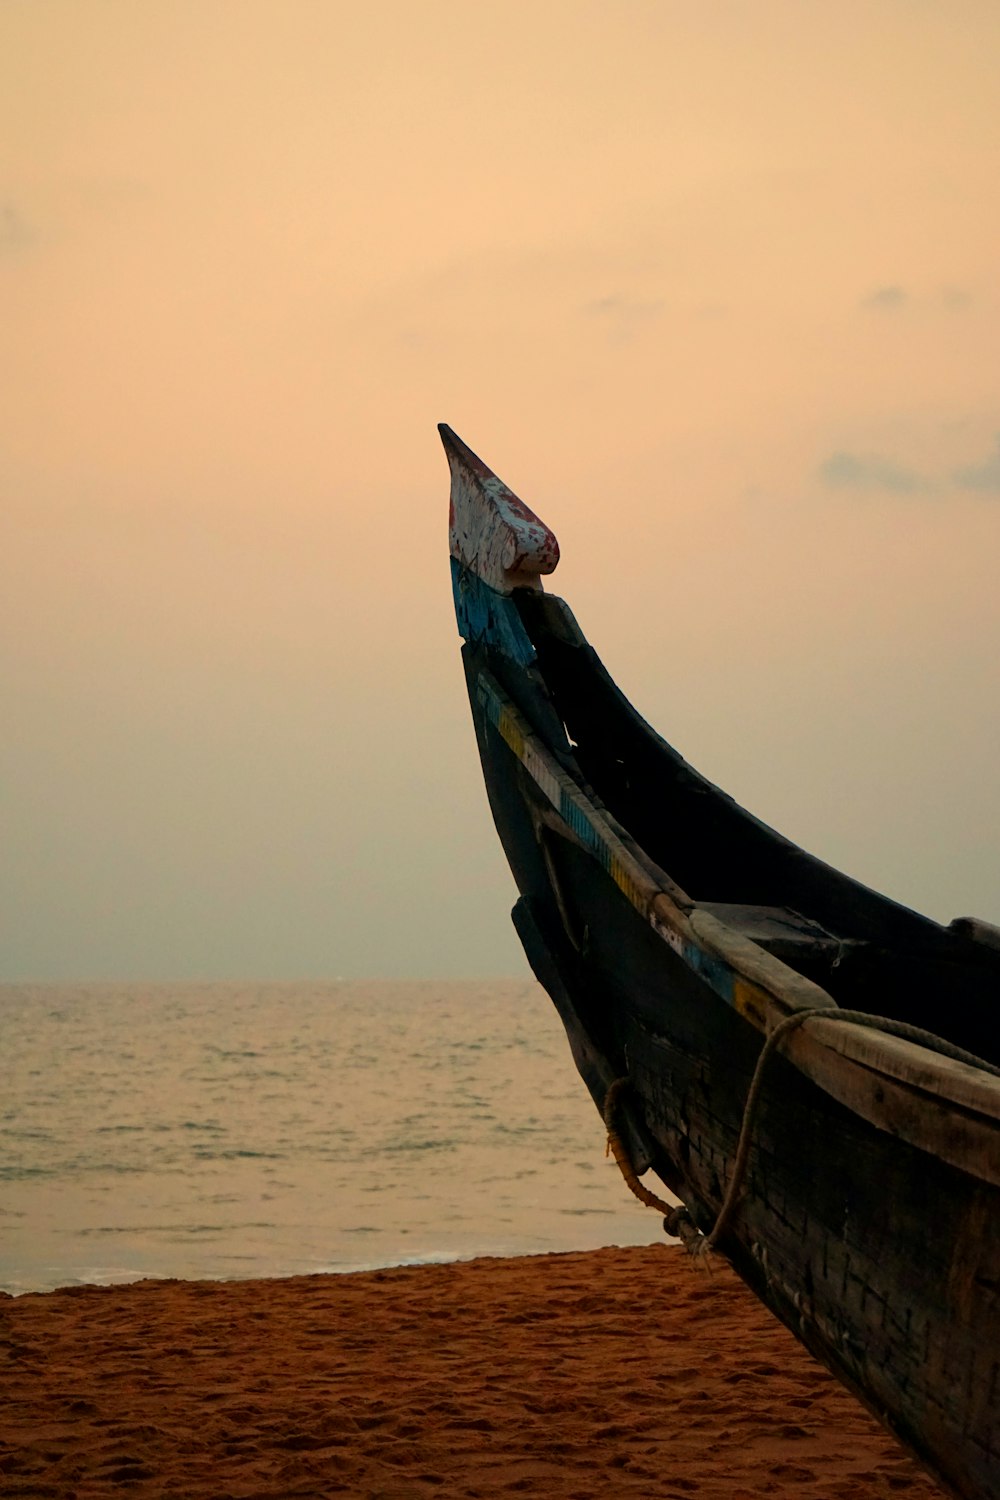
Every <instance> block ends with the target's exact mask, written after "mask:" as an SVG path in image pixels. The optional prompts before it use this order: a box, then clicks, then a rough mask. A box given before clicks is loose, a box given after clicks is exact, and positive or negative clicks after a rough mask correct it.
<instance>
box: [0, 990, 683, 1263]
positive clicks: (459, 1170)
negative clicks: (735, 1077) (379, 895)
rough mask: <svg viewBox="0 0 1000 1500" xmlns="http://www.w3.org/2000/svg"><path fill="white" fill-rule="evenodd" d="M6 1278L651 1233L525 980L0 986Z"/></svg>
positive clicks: (403, 1256) (352, 1258)
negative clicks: (609, 1158) (608, 1159)
mask: <svg viewBox="0 0 1000 1500" xmlns="http://www.w3.org/2000/svg"><path fill="white" fill-rule="evenodd" d="M0 1056H2V1058H3V1062H2V1064H0V1069H2V1074H3V1089H2V1094H0V1288H3V1289H4V1290H7V1291H11V1292H20V1291H28V1290H44V1289H47V1288H50V1287H54V1286H63V1285H67V1284H71V1283H74V1282H89V1281H96V1282H112V1281H123V1280H129V1279H132V1278H134V1277H137V1276H180V1277H200V1276H210V1277H233V1276H241V1277H242V1276H280V1275H291V1274H294V1273H297V1272H304V1271H346V1270H353V1269H361V1268H364V1267H370V1266H374V1265H390V1264H398V1263H402V1262H406V1261H422V1260H446V1259H451V1258H454V1257H457V1256H465V1255H476V1254H498V1255H512V1254H524V1253H530V1252H533V1251H545V1250H570V1249H589V1248H592V1247H595V1246H597V1245H602V1244H642V1243H646V1242H647V1241H649V1240H651V1239H655V1238H657V1234H658V1228H659V1221H658V1219H657V1217H656V1215H655V1214H651V1213H650V1212H649V1210H644V1209H642V1208H641V1207H640V1206H639V1205H638V1204H636V1203H635V1201H634V1200H633V1199H632V1198H631V1197H630V1196H629V1194H628V1191H627V1190H626V1188H625V1187H624V1185H623V1184H622V1182H621V1180H620V1178H619V1177H618V1174H617V1170H616V1168H615V1167H614V1166H613V1164H611V1163H608V1162H606V1161H605V1160H604V1154H603V1131H602V1126H601V1122H600V1120H599V1118H598V1116H597V1113H596V1111H595V1109H594V1107H593V1105H592V1103H591V1102H590V1099H589V1096H588V1095H587V1093H586V1090H585V1089H584V1087H583V1084H582V1083H581V1082H580V1080H579V1078H578V1077H577V1074H576V1071H575V1069H574V1068H573V1065H572V1062H571V1061H570V1057H569V1049H568V1047H567V1044H566V1039H565V1036H564V1034H563V1031H562V1028H561V1026H560V1024H559V1022H558V1019H557V1017H556V1015H555V1013H554V1011H553V1010H552V1007H551V1005H550V1003H549V1001H548V999H547V998H546V996H545V995H544V994H543V992H542V991H541V990H540V989H539V988H538V987H537V986H535V985H534V984H532V983H530V982H518V981H502V982H496V981H493V982H475V983H441V982H434V981H427V982H407V983H388V982H370V983H363V984H362V983H353V982H346V981H338V982H330V983H323V984H304V983H303V984H185V985H148V984H146V985H96V984H93V985H81V986H64V985H61V986H41V985H6V986H0Z"/></svg>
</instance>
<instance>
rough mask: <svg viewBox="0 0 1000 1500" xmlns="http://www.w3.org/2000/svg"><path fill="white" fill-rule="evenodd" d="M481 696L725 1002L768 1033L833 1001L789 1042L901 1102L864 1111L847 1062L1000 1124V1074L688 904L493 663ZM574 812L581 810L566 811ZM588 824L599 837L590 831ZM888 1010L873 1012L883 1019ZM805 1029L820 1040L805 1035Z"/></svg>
mask: <svg viewBox="0 0 1000 1500" xmlns="http://www.w3.org/2000/svg"><path fill="white" fill-rule="evenodd" d="M477 696H478V698H479V701H480V706H481V708H482V709H483V711H484V713H485V714H486V717H487V718H488V720H489V721H490V722H491V723H492V724H493V726H494V727H495V728H496V730H497V732H498V733H499V734H500V736H501V738H502V739H503V740H504V742H505V743H506V744H507V746H508V748H509V750H510V751H511V753H512V754H513V755H514V756H515V757H516V758H517V759H518V760H519V761H520V763H521V764H522V766H524V769H525V770H526V771H527V773H528V775H529V776H530V777H531V779H532V780H533V781H534V782H535V784H536V786H538V788H539V790H540V791H541V792H542V794H543V795H544V796H545V798H546V800H547V801H548V802H549V803H550V804H551V805H552V807H553V811H554V813H555V815H556V817H558V818H559V819H560V821H561V822H562V823H563V825H564V827H565V828H566V833H567V836H568V837H570V838H571V839H573V840H574V841H575V842H577V843H578V844H580V845H581V846H582V847H584V848H585V849H586V850H587V852H588V853H589V854H590V855H591V856H592V857H595V858H598V859H599V862H600V863H601V864H602V865H603V866H604V868H605V869H606V871H607V873H608V875H609V877H610V878H611V879H612V880H613V881H614V883H615V884H616V885H617V886H618V888H619V890H620V891H621V892H622V894H623V895H624V896H625V898H626V900H628V901H629V902H630V904H631V905H632V906H633V908H634V909H635V910H636V911H637V913H638V914H639V915H640V916H641V917H643V918H644V919H645V920H646V921H647V922H648V924H649V925H650V927H652V929H653V931H654V932H655V933H656V934H657V935H658V936H659V937H660V938H661V940H663V941H664V942H665V943H666V944H667V945H668V946H669V947H670V948H671V950H672V951H673V952H674V953H675V954H677V955H678V956H679V957H680V958H681V960H682V961H683V962H684V963H685V964H687V966H688V967H689V968H691V969H692V970H694V971H695V972H696V973H698V974H699V976H700V977H702V978H703V979H705V981H706V982H707V983H708V984H709V986H710V987H711V989H712V990H713V992H714V993H715V994H716V995H717V996H718V997H719V998H720V999H721V1000H723V1001H724V1002H725V1003H727V1004H729V1005H730V1006H731V1007H732V1008H733V1009H735V1010H736V1011H737V1012H738V1013H739V1014H740V1015H742V1016H743V1017H744V1019H746V1020H747V1021H748V1022H749V1023H750V1024H751V1025H753V1026H754V1027H755V1029H756V1030H758V1031H760V1032H762V1033H763V1034H764V1035H765V1036H766V1035H767V1034H768V1033H769V1032H770V1031H771V1030H773V1028H774V1027H775V1026H776V1025H777V1024H778V1023H779V1022H780V1021H782V1020H784V1019H785V1018H786V1017H788V1016H790V1015H792V1014H793V1013H795V1012H802V1011H815V1010H826V1011H829V1016H824V1015H822V1014H819V1015H809V1016H805V1017H804V1018H803V1021H802V1023H801V1025H800V1026H799V1027H798V1028H797V1029H796V1030H795V1031H794V1032H793V1033H792V1035H791V1036H790V1037H789V1038H787V1039H786V1041H785V1045H784V1050H785V1052H786V1054H787V1056H788V1057H789V1059H790V1060H791V1061H792V1062H793V1063H794V1064H795V1066H796V1067H797V1068H798V1069H799V1070H800V1071H801V1072H803V1073H804V1074H806V1076H807V1077H810V1078H812V1080H813V1081H814V1082H815V1083H817V1084H818V1085H819V1087H821V1088H822V1089H823V1090H824V1092H825V1093H828V1094H831V1095H832V1096H833V1097H836V1098H839V1099H840V1100H841V1102H843V1103H847V1104H848V1107H850V1108H853V1109H856V1110H857V1112H858V1113H864V1115H865V1117H866V1118H869V1119H870V1120H871V1122H872V1123H873V1124H875V1125H878V1126H879V1127H880V1128H888V1127H887V1126H885V1125H884V1124H883V1121H884V1119H885V1117H886V1115H887V1114H888V1113H891V1111H887V1110H883V1109H880V1108H878V1104H879V1101H878V1100H877V1099H875V1098H873V1099H872V1100H871V1101H870V1103H869V1107H868V1108H866V1109H865V1110H863V1111H862V1110H861V1109H860V1108H859V1105H858V1100H857V1097H856V1095H857V1089H856V1088H854V1087H851V1084H850V1080H848V1079H847V1078H843V1079H838V1077H837V1076H836V1075H837V1072H838V1071H840V1072H842V1064H843V1063H847V1064H850V1065H852V1066H853V1067H855V1068H857V1069H860V1070H864V1073H866V1074H868V1075H871V1077H872V1078H873V1079H874V1078H877V1079H878V1080H881V1082H880V1084H879V1085H878V1087H888V1088H894V1087H897V1086H898V1087H899V1088H902V1089H905V1090H906V1092H907V1097H908V1098H912V1095H913V1092H914V1091H918V1092H919V1093H921V1094H923V1095H925V1096H927V1097H929V1098H931V1099H933V1100H935V1101H936V1102H938V1103H939V1104H940V1105H941V1106H942V1107H943V1108H949V1107H951V1108H954V1109H956V1110H958V1111H961V1112H962V1113H963V1114H964V1115H967V1116H971V1118H972V1121H973V1123H974V1124H975V1122H976V1120H977V1119H978V1120H980V1121H981V1122H982V1127H981V1128H985V1129H986V1130H988V1131H989V1132H990V1133H991V1134H993V1133H995V1132H994V1131H993V1127H992V1124H991V1123H990V1122H997V1123H1000V1077H997V1076H995V1075H994V1074H993V1073H991V1072H988V1071H986V1070H985V1069H983V1070H980V1069H977V1068H974V1067H973V1066H972V1065H971V1064H969V1063H966V1062H962V1061H959V1060H958V1059H956V1058H953V1057H949V1056H947V1055H946V1054H945V1053H943V1052H938V1051H936V1050H934V1049H933V1048H932V1047H929V1046H924V1045H922V1044H921V1043H919V1042H915V1041H910V1040H908V1039H906V1038H904V1037H900V1036H894V1035H892V1034H891V1033H890V1032H888V1031H886V1030H882V1029H879V1028H878V1027H877V1025H875V1024H873V1025H871V1026H868V1025H862V1024H860V1023H858V1022H855V1021H851V1020H847V1019H846V1018H845V1019H843V1020H842V1019H840V1014H841V1007H840V1006H838V1004H837V1002H836V1001H835V1000H834V998H833V997H832V996H831V995H830V994H829V993H828V992H827V991H826V990H824V989H823V988H822V987H821V986H820V985H818V984H816V983H815V982H814V981H812V980H810V979H807V978H805V976H804V975H802V974H800V973H799V972H798V971H797V970H796V969H793V968H792V967H791V966H790V965H788V964H786V963H783V962H782V960H781V959H779V958H777V957H775V955H774V954H771V953H768V952H767V951H766V950H765V949H764V948H762V947H760V946H759V945H758V944H756V943H755V942H754V941H753V940H752V939H751V938H749V937H747V936H746V935H745V934H743V933H740V932H738V931H736V930H735V929H734V928H731V927H728V926H727V925H726V924H725V923H724V922H723V921H722V920H721V919H720V918H719V917H717V916H715V915H714V914H713V913H711V912H709V911H706V910H703V909H701V908H699V907H698V905H697V903H694V904H693V906H692V909H691V911H690V912H689V913H687V914H685V913H684V912H683V911H682V910H681V909H680V908H679V907H678V906H677V905H676V904H675V902H674V900H673V899H672V897H671V895H670V893H669V890H665V889H663V887H662V885H661V884H660V881H661V879H662V880H664V881H665V882H666V883H667V884H672V882H669V877H667V876H666V875H665V872H661V871H660V870H659V867H658V866H657V865H656V864H655V863H654V862H653V861H652V860H651V859H650V858H649V856H648V855H646V854H645V852H644V851H643V850H642V849H641V846H639V845H637V844H636V843H635V842H634V840H633V839H631V837H630V835H629V834H628V832H627V830H626V829H624V828H622V827H621V826H620V825H619V824H618V823H617V820H616V819H615V818H614V817H613V816H612V815H611V814H610V813H608V812H607V810H606V809H604V808H602V807H600V806H599V805H598V804H597V803H596V802H595V801H594V800H593V799H592V798H591V797H590V796H588V794H587V792H586V791H585V789H584V788H583V787H581V786H580V785H579V784H578V783H577V782H575V781H574V780H573V779H572V777H570V776H569V774H568V773H567V772H566V771H565V770H564V769H563V767H562V766H561V765H560V764H559V763H558V761H557V760H556V759H555V757H554V756H553V754H552V752H551V751H550V750H549V748H548V746H547V745H546V744H545V742H544V740H543V739H542V737H541V736H540V735H539V734H538V733H537V732H536V731H535V730H534V729H533V728H532V727H531V726H530V724H529V723H528V721H527V720H526V719H525V717H524V716H523V714H522V713H521V712H520V710H519V709H518V708H517V707H516V705H515V704H514V703H513V702H512V701H511V699H510V698H509V697H508V695H507V694H506V693H505V692H504V690H503V688H502V687H501V685H500V684H499V683H498V682H497V680H496V679H495V678H494V677H493V674H492V673H491V672H489V671H488V670H486V669H485V668H481V669H480V670H479V672H478V677H477ZM567 804H568V807H567ZM567 811H570V817H567V816H566V815H565V814H566V812H567ZM587 833H589V835H590V836H581V835H586V834H587ZM602 854H603V855H604V857H603V858H601V856H602ZM706 960H707V961H706ZM720 966H721V971H720ZM727 980H728V983H727ZM727 991H728V993H727ZM878 1019H879V1018H878V1017H874V1016H873V1023H875V1022H877V1021H878ZM803 1034H808V1038H809V1040H808V1042H806V1043H805V1044H804V1043H803V1040H802V1038H803ZM942 1040H943V1039H942ZM822 1054H827V1056H825V1057H824V1056H823V1055H822ZM829 1054H833V1056H834V1057H836V1058H837V1059H839V1063H833V1067H832V1068H831V1063H832V1062H833V1058H832V1057H831V1056H829ZM865 1092H868V1090H867V1089H866V1090H865ZM893 1133H896V1132H895V1131H893ZM908 1134H909V1132H908ZM918 1134H919V1135H920V1136H921V1137H926V1138H925V1139H920V1140H918V1141H915V1142H914V1143H915V1144H918V1145H921V1146H922V1147H923V1149H925V1150H929V1151H931V1152H932V1153H933V1154H941V1152H940V1151H939V1150H938V1149H937V1148H936V1146H935V1143H934V1141H933V1140H932V1139H931V1136H932V1134H933V1132H925V1131H923V1130H918ZM997 1155H998V1160H997V1163H996V1167H995V1170H993V1169H991V1170H990V1171H989V1173H988V1180H990V1181H994V1180H995V1181H997V1182H998V1183H1000V1150H998V1153H997ZM948 1159H949V1160H950V1159H951V1154H949V1157H948ZM953 1165H956V1166H959V1167H962V1168H963V1169H964V1170H967V1171H973V1172H975V1171H976V1169H975V1168H974V1167H970V1165H969V1164H968V1163H967V1162H966V1161H964V1160H955V1161H953Z"/></svg>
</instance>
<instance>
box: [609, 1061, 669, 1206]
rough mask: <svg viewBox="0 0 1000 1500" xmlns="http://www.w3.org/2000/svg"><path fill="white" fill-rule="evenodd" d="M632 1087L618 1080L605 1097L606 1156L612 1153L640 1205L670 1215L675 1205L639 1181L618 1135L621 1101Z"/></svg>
mask: <svg viewBox="0 0 1000 1500" xmlns="http://www.w3.org/2000/svg"><path fill="white" fill-rule="evenodd" d="M631 1087H632V1084H631V1082H630V1080H629V1079H628V1078H616V1079H615V1081H614V1083H613V1084H612V1085H611V1087H610V1088H609V1089H608V1092H607V1093H606V1094H605V1096H604V1110H603V1114H604V1123H605V1125H606V1126H607V1127H608V1145H607V1150H606V1151H605V1153H604V1154H605V1156H607V1154H608V1152H610V1153H611V1155H612V1156H613V1157H614V1159H615V1161H616V1162H617V1163H618V1170H619V1171H620V1172H621V1174H622V1176H623V1177H624V1179H625V1181H626V1183H627V1185H628V1186H629V1187H630V1188H631V1190H632V1192H633V1193H634V1194H635V1196H636V1197H637V1198H638V1200H639V1202H640V1203H644V1204H645V1205H646V1207H647V1208H655V1209H657V1210H658V1211H659V1212H660V1213H661V1214H669V1213H672V1212H673V1205H672V1204H670V1203H664V1201H663V1199H662V1198H658V1197H657V1196H656V1194H655V1193H651V1192H650V1191H649V1188H648V1187H645V1186H644V1185H643V1183H641V1182H640V1181H639V1176H638V1173H637V1172H636V1170H635V1167H633V1165H632V1158H631V1157H630V1156H629V1154H628V1147H627V1146H626V1144H625V1142H624V1141H623V1140H622V1138H621V1136H620V1135H619V1133H618V1107H619V1100H620V1099H621V1096H622V1094H623V1093H625V1091H626V1089H630V1088H631Z"/></svg>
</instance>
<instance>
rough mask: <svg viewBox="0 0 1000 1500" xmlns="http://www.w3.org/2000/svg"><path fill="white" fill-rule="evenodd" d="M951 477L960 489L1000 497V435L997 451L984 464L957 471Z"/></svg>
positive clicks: (997, 440) (999, 436)
mask: <svg viewBox="0 0 1000 1500" xmlns="http://www.w3.org/2000/svg"><path fill="white" fill-rule="evenodd" d="M951 477H952V479H953V480H954V482H955V484H957V485H958V487H959V489H962V490H978V491H979V493H980V494H984V495H1000V433H998V434H997V438H996V446H995V451H994V452H993V453H991V454H990V456H989V457H988V458H987V459H986V460H985V461H984V462H983V463H981V464H969V465H967V466H966V467H964V468H961V469H955V470H953V471H952V476H951Z"/></svg>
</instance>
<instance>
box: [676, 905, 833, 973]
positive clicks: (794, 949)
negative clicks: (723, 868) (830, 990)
mask: <svg viewBox="0 0 1000 1500" xmlns="http://www.w3.org/2000/svg"><path fill="white" fill-rule="evenodd" d="M698 907H699V909H700V910H701V911H707V912H709V913H710V914H711V915H712V916H713V917H715V918H716V919H717V920H718V921H719V922H724V923H725V925H726V926H727V927H731V928H732V929H733V931H735V932H738V933H739V934H740V935H741V936H742V937H745V938H749V939H750V941H751V942H752V943H756V944H757V946H758V947H759V948H763V949H764V950H765V952H767V953H771V954H773V955H774V957H775V958H779V959H782V960H783V961H785V962H792V963H794V961H795V959H796V958H800V957H801V956H802V953H803V951H804V950H808V951H809V952H810V953H812V954H814V955H815V956H816V957H817V958H822V959H826V960H828V961H829V962H830V963H837V962H838V961H839V960H840V959H841V958H842V957H843V956H844V954H845V952H846V951H847V950H848V949H849V948H854V947H856V946H857V944H856V943H855V942H853V941H850V940H847V941H845V940H844V939H843V938H839V937H836V936H835V935H834V934H833V933H832V932H828V931H827V930H826V928H825V927H822V926H821V925H820V923H819V922H814V921H813V919H812V918H811V917H804V916H803V915H802V913H801V912H797V911H794V910H793V909H792V908H791V907H790V906H752V905H744V904H742V903H740V902H733V901H699V902H698Z"/></svg>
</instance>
